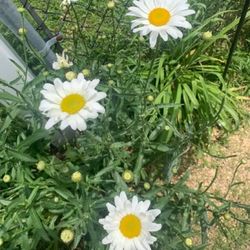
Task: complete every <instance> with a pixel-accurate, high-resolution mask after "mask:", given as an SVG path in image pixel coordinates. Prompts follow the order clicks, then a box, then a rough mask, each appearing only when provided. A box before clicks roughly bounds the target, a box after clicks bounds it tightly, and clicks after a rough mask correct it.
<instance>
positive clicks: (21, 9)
mask: <svg viewBox="0 0 250 250" xmlns="http://www.w3.org/2000/svg"><path fill="white" fill-rule="evenodd" d="M17 11H18V12H19V13H23V12H24V11H25V8H23V7H19V8H17Z"/></svg>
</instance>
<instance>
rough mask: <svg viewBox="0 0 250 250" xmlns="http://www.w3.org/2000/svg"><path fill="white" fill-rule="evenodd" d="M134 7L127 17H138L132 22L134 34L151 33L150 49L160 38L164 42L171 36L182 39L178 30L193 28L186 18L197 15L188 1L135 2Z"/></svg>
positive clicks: (158, 0)
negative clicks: (159, 37)
mask: <svg viewBox="0 0 250 250" xmlns="http://www.w3.org/2000/svg"><path fill="white" fill-rule="evenodd" d="M133 3H134V6H132V7H130V8H129V13H128V14H127V15H129V16H134V17H136V19H135V20H133V21H132V27H131V29H132V30H133V32H140V35H141V36H146V35H148V34H149V33H150V39H149V40H150V47H151V48H154V47H155V45H156V41H157V38H158V36H159V35H160V36H161V38H162V39H163V40H164V41H167V40H168V37H169V36H171V37H173V38H174V39H177V38H182V36H183V34H182V32H181V31H180V30H179V29H178V28H186V29H190V28H191V27H192V26H191V24H190V23H189V22H187V20H186V16H189V15H192V14H194V13H195V11H194V10H190V9H189V4H188V3H187V0H134V1H133Z"/></svg>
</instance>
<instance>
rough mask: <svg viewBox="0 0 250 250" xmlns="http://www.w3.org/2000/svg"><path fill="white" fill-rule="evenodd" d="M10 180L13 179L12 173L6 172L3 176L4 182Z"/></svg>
mask: <svg viewBox="0 0 250 250" xmlns="http://www.w3.org/2000/svg"><path fill="white" fill-rule="evenodd" d="M10 180H11V177H10V175H8V174H5V175H4V177H3V182H4V183H8V182H10Z"/></svg>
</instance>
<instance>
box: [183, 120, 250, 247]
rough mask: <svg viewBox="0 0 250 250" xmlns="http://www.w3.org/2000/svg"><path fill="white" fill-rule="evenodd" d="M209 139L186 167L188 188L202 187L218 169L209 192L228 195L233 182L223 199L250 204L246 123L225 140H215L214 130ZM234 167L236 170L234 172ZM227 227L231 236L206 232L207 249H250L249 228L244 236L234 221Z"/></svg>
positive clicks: (248, 129) (249, 125)
mask: <svg viewBox="0 0 250 250" xmlns="http://www.w3.org/2000/svg"><path fill="white" fill-rule="evenodd" d="M213 137H214V138H213V143H212V144H211V146H209V149H208V152H207V153H204V152H198V153H197V156H196V160H195V161H194V163H193V164H192V166H191V167H189V169H190V178H189V181H188V185H189V186H190V187H193V188H197V187H198V185H199V183H201V182H202V183H203V187H206V186H207V185H208V184H209V183H210V182H211V180H212V179H213V177H214V175H215V172H216V169H217V168H218V175H217V178H216V180H215V182H214V183H213V185H212V186H211V188H210V190H209V191H210V192H212V193H217V194H219V195H222V196H224V195H225V194H226V193H227V192H228V188H229V186H230V185H231V184H232V183H234V184H236V183H237V184H236V185H233V186H231V189H230V192H228V195H227V198H228V199H230V200H234V201H239V202H241V203H244V204H250V122H249V121H248V122H246V123H245V124H244V125H243V126H242V127H241V128H240V129H239V130H238V131H236V132H234V133H233V134H231V135H230V136H229V137H227V138H226V139H218V138H217V137H219V131H217V130H215V131H214V133H213ZM212 155H213V156H212ZM214 156H218V157H214ZM239 165H240V166H239ZM237 166H239V167H238V170H237V171H236V168H237ZM245 216H246V215H245ZM227 224H228V226H229V228H230V230H231V233H232V235H233V237H232V238H230V239H227V238H226V237H224V236H223V234H222V233H220V232H219V230H218V229H217V228H213V229H212V230H211V231H210V246H209V247H208V249H211V250H231V249H232V250H233V249H237V250H238V249H241V250H250V232H249V229H248V230H247V232H246V233H244V232H243V231H244V230H242V228H240V226H239V224H237V223H235V221H234V220H231V221H229V222H227Z"/></svg>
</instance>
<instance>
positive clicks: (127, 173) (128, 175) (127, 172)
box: [122, 170, 134, 183]
mask: <svg viewBox="0 0 250 250" xmlns="http://www.w3.org/2000/svg"><path fill="white" fill-rule="evenodd" d="M122 179H123V180H124V181H125V182H127V183H129V182H131V181H133V179H134V174H133V172H132V171H130V170H125V171H124V172H123V174H122Z"/></svg>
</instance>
